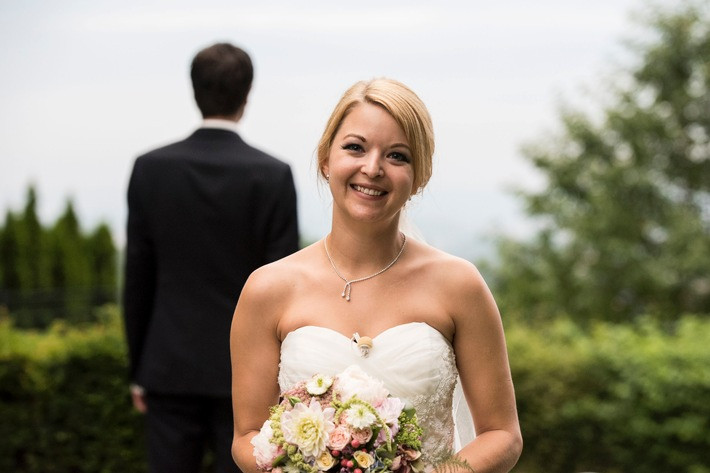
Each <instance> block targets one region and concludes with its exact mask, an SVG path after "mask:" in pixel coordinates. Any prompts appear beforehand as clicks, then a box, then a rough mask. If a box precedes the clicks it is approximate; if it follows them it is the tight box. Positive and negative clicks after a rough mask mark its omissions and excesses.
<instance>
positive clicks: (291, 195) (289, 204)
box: [265, 166, 298, 263]
mask: <svg viewBox="0 0 710 473" xmlns="http://www.w3.org/2000/svg"><path fill="white" fill-rule="evenodd" d="M276 193H277V195H278V198H277V199H276V201H275V203H274V208H273V212H272V218H271V224H270V225H269V230H268V236H267V238H268V241H267V244H266V252H265V256H266V261H265V263H271V262H272V261H276V260H278V259H281V258H283V257H284V256H288V255H290V254H291V253H294V252H296V251H298V212H297V206H296V187H295V185H294V183H293V175H292V173H291V167H290V166H289V167H286V170H285V171H284V173H283V174H282V176H281V179H280V181H279V184H278V188H277V189H276Z"/></svg>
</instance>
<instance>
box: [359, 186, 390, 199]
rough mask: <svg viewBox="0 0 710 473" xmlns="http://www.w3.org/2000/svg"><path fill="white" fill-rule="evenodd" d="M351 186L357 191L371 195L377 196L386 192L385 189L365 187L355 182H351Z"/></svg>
mask: <svg viewBox="0 0 710 473" xmlns="http://www.w3.org/2000/svg"><path fill="white" fill-rule="evenodd" d="M352 188H353V189H355V190H356V191H358V192H362V193H363V194H367V195H371V196H373V197H377V196H380V195H384V194H386V193H387V192H385V191H378V190H375V189H370V188H367V187H362V186H359V185H357V184H353V185H352Z"/></svg>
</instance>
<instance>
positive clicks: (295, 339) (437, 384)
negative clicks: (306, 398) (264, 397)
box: [279, 322, 458, 463]
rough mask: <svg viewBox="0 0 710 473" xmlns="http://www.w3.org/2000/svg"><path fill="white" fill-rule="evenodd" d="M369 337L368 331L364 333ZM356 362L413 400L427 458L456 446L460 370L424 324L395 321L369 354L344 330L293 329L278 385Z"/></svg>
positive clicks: (432, 459)
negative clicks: (454, 409) (454, 408)
mask: <svg viewBox="0 0 710 473" xmlns="http://www.w3.org/2000/svg"><path fill="white" fill-rule="evenodd" d="M363 335H366V334H363ZM350 365H358V366H360V367H361V368H362V369H363V370H364V371H365V372H367V373H368V374H369V375H370V376H373V377H376V378H378V379H380V380H381V381H382V382H383V383H384V384H385V386H386V387H387V389H388V390H389V392H390V394H391V395H393V396H396V397H399V398H401V399H403V400H405V401H406V402H409V403H411V404H412V405H413V406H414V408H415V409H416V411H417V416H418V418H419V423H420V425H421V427H422V428H423V429H424V438H423V447H422V453H423V455H424V459H425V460H426V461H427V462H429V463H432V462H436V461H437V460H439V459H441V458H442V457H443V456H445V455H447V454H448V453H450V452H451V451H452V449H453V446H454V421H453V417H452V396H453V392H454V387H455V385H456V380H457V377H458V372H457V370H456V360H455V357H454V351H453V348H452V347H451V344H450V343H449V341H448V340H447V339H446V338H445V337H444V336H443V335H442V334H441V333H440V332H439V331H438V330H436V329H434V328H433V327H431V326H430V325H428V324H426V323H423V322H412V323H407V324H403V325H397V326H395V327H392V328H390V329H387V330H385V331H384V332H382V333H380V334H379V335H377V336H376V337H374V338H373V346H372V349H371V350H370V352H369V354H368V356H367V357H364V356H362V355H361V353H360V351H359V350H358V349H357V346H356V344H355V342H354V341H353V340H352V339H350V338H348V337H346V336H344V335H343V334H341V333H339V332H337V331H334V330H331V329H328V328H325V327H316V326H310V325H309V326H305V327H300V328H298V329H296V330H294V331H293V332H290V333H289V334H288V335H287V336H286V338H285V339H284V340H283V342H282V344H281V364H280V370H279V386H280V388H281V391H282V392H283V391H285V390H286V389H288V388H290V387H291V386H293V385H294V384H296V383H298V382H299V381H302V380H304V379H308V378H310V377H311V376H313V375H314V374H316V373H320V374H326V375H335V374H337V373H339V372H342V371H343V370H344V369H345V368H347V367H348V366H350Z"/></svg>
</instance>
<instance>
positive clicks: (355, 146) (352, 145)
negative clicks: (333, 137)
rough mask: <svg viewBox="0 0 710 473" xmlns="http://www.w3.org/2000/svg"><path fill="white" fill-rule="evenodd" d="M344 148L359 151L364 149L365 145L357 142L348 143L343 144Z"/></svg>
mask: <svg viewBox="0 0 710 473" xmlns="http://www.w3.org/2000/svg"><path fill="white" fill-rule="evenodd" d="M342 148H343V149H345V150H348V151H357V152H362V151H363V147H362V146H361V145H359V144H357V143H348V144H346V145H343V146H342Z"/></svg>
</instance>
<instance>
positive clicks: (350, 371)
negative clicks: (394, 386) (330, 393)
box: [336, 365, 389, 407]
mask: <svg viewBox="0 0 710 473" xmlns="http://www.w3.org/2000/svg"><path fill="white" fill-rule="evenodd" d="M336 389H337V391H338V392H339V393H340V398H341V399H342V400H343V401H347V400H348V399H350V398H352V397H354V396H357V397H358V398H359V399H362V400H363V401H366V402H369V403H370V404H372V405H373V406H375V407H377V406H379V405H380V404H381V403H382V402H383V401H384V400H385V399H386V398H387V396H388V395H389V392H388V391H387V389H386V388H385V385H384V384H383V383H382V381H379V380H377V379H374V378H372V377H370V376H369V375H368V374H367V373H365V372H364V371H363V370H362V368H360V367H359V366H357V365H351V366H348V367H347V368H346V369H345V371H343V372H342V373H341V374H339V375H338V381H337V383H336Z"/></svg>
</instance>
